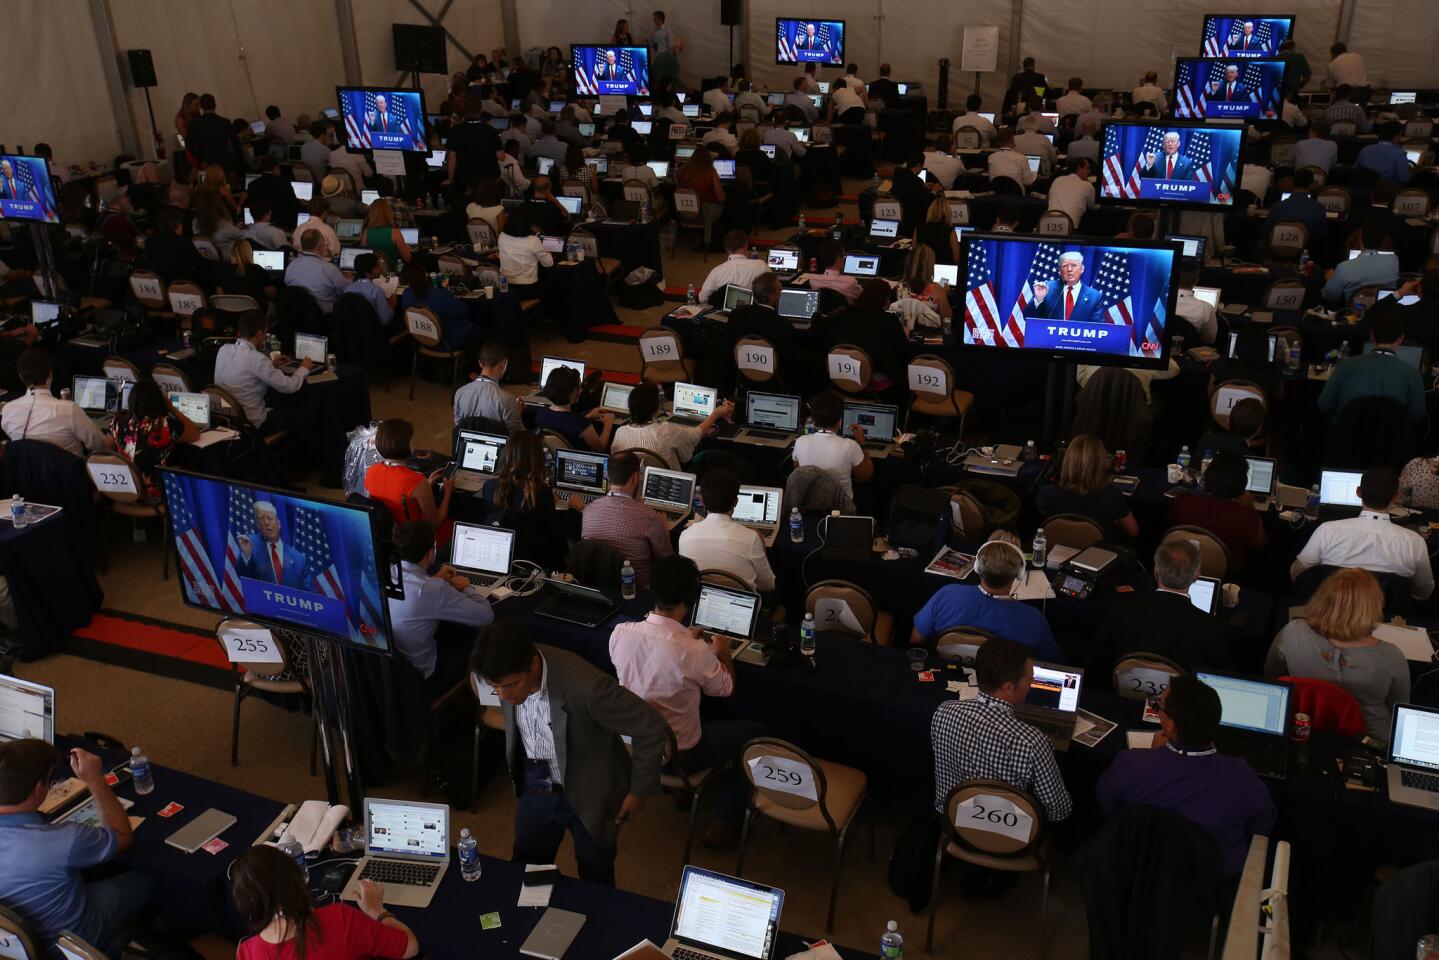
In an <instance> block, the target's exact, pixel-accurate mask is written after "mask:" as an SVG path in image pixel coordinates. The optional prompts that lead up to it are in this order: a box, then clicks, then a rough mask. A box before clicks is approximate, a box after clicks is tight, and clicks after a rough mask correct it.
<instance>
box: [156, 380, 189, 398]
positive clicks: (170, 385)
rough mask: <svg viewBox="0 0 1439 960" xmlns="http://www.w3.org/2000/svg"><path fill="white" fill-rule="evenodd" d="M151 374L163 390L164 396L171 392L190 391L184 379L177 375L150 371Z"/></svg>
mask: <svg viewBox="0 0 1439 960" xmlns="http://www.w3.org/2000/svg"><path fill="white" fill-rule="evenodd" d="M151 376H152V377H154V378H155V382H156V383H158V384H159V385H160V389H161V390H164V391H165V396H167V397H168V396H170V394H172V393H189V392H190V388H189V387H187V386H185V381H184V380H181V379H180V378H179V377H177V376H174V375H172V374H168V373H152V374H151ZM171 402H172V403H173V402H174V401H173V400H172V401H171Z"/></svg>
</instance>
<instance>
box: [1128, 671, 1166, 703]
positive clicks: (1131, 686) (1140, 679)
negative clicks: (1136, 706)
mask: <svg viewBox="0 0 1439 960" xmlns="http://www.w3.org/2000/svg"><path fill="white" fill-rule="evenodd" d="M1169 680H1170V676H1169V674H1167V673H1165V672H1164V671H1163V670H1151V669H1149V668H1148V667H1134V668H1132V669H1130V670H1124V671H1121V672H1120V674H1119V688H1120V689H1121V690H1128V691H1131V692H1132V693H1138V694H1143V695H1144V696H1146V697H1157V696H1159V695H1160V694H1161V693H1163V692H1164V691H1165V690H1167V689H1169Z"/></svg>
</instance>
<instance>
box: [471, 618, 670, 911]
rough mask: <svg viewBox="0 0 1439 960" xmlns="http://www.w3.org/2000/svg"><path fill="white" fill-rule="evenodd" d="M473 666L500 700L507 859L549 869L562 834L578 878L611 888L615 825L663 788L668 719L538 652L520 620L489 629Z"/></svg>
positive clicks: (560, 655) (548, 652)
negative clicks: (510, 838) (507, 794)
mask: <svg viewBox="0 0 1439 960" xmlns="http://www.w3.org/2000/svg"><path fill="white" fill-rule="evenodd" d="M470 666H471V668H472V669H473V670H474V671H475V672H476V673H478V674H479V675H480V676H481V677H482V678H483V679H484V680H486V681H488V682H489V683H490V684H491V685H493V686H494V688H495V692H496V693H498V694H499V697H500V700H501V702H502V704H503V706H502V711H503V713H504V718H505V759H506V762H507V763H508V765H509V768H510V777H511V779H512V780H513V781H514V786H515V793H516V795H517V796H518V797H519V801H518V803H517V804H516V807H515V848H514V854H513V856H512V857H511V859H513V860H514V861H515V862H517V863H553V862H554V861H555V854H556V853H557V852H558V851H559V847H560V843H561V841H563V839H564V835H565V833H566V832H568V833H569V834H570V837H571V839H572V840H573V841H574V848H575V860H576V861H577V863H578V864H579V871H580V877H581V878H582V879H585V880H589V881H592V882H595V883H605V884H611V885H612V884H613V883H614V881H615V851H616V847H617V845H618V841H619V828H620V827H621V826H623V825H624V824H626V823H628V822H629V821H630V820H633V819H634V818H635V816H637V815H638V814H639V812H640V810H641V808H642V807H643V806H644V802H645V799H646V798H647V797H649V796H651V795H652V794H654V793H656V792H658V791H659V780H660V765H661V764H662V763H663V761H664V753H665V747H666V743H667V741H668V735H667V733H666V732H665V721H664V718H663V717H662V716H660V714H659V713H658V712H656V710H655V709H654V708H653V707H651V706H649V705H648V704H646V703H645V702H644V701H643V700H641V699H640V698H639V697H637V696H635V695H634V694H633V693H631V692H630V691H628V690H626V689H624V688H623V687H621V686H620V685H619V684H618V683H617V682H615V680H614V678H612V677H610V676H608V675H607V674H604V673H602V672H600V671H599V670H597V669H595V667H593V666H591V665H590V664H589V663H587V662H586V661H585V660H583V659H582V658H580V657H578V656H576V655H574V654H573V653H569V652H568V651H565V650H560V649H558V648H555V647H547V646H536V645H535V643H534V642H533V641H532V640H531V639H530V637H529V634H528V633H527V632H526V631H525V629H524V628H523V627H521V626H519V625H518V624H514V623H508V622H504V621H501V622H500V623H497V624H495V625H494V626H492V627H490V628H489V629H488V630H486V631H485V633H484V634H482V635H481V636H480V638H479V639H478V640H477V641H476V642H475V650H474V655H473V657H472V658H471V660H470ZM622 737H629V738H630V740H631V743H630V751H626V749H625V744H624V741H623V740H622V739H621V738H622Z"/></svg>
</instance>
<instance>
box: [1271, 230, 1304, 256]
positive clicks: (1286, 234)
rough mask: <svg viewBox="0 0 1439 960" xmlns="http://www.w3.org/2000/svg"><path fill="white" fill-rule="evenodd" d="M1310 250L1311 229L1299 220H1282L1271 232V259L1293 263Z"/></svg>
mask: <svg viewBox="0 0 1439 960" xmlns="http://www.w3.org/2000/svg"><path fill="white" fill-rule="evenodd" d="M1308 249H1309V227H1308V226H1306V225H1305V224H1303V223H1300V222H1299V221H1298V220H1281V221H1280V222H1278V223H1276V224H1274V225H1273V226H1272V227H1271V228H1270V230H1269V259H1270V260H1277V261H1292V260H1297V259H1299V255H1300V254H1301V253H1303V252H1304V251H1305V250H1308Z"/></svg>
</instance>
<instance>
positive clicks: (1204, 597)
mask: <svg viewBox="0 0 1439 960" xmlns="http://www.w3.org/2000/svg"><path fill="white" fill-rule="evenodd" d="M1218 592H1219V581H1218V580H1216V579H1215V578H1214V577H1200V578H1199V579H1198V580H1195V581H1194V582H1193V583H1191V584H1190V585H1189V602H1190V603H1192V604H1194V608H1195V609H1196V610H1198V611H1199V612H1200V613H1213V612H1214V595H1215V594H1216V593H1218Z"/></svg>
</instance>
